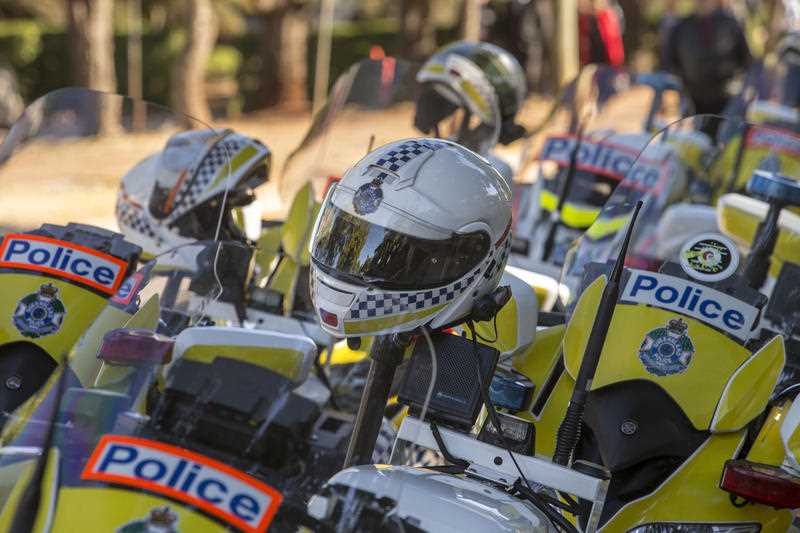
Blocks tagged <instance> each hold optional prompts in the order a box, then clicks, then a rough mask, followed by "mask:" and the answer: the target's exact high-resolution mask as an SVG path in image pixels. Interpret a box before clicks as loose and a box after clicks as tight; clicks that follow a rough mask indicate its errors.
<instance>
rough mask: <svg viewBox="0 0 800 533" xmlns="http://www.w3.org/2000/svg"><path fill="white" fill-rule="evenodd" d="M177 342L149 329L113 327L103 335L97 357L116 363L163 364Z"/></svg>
mask: <svg viewBox="0 0 800 533" xmlns="http://www.w3.org/2000/svg"><path fill="white" fill-rule="evenodd" d="M174 344H175V342H174V341H173V340H172V339H170V338H169V337H165V336H163V335H159V334H158V333H154V332H152V331H150V330H147V329H125V328H120V329H113V330H111V331H109V332H108V333H106V334H105V336H104V337H103V344H102V345H101V346H100V350H99V351H98V352H97V358H98V359H100V360H102V361H104V362H107V363H111V364H115V365H125V366H141V365H163V364H166V363H169V361H170V359H171V358H172V347H173V345H174Z"/></svg>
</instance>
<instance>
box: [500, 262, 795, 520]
mask: <svg viewBox="0 0 800 533" xmlns="http://www.w3.org/2000/svg"><path fill="white" fill-rule="evenodd" d="M605 284H606V279H605V277H604V276H599V277H598V278H597V279H596V280H595V281H594V282H593V283H592V284H590V285H589V287H588V288H587V289H585V290H584V292H583V294H582V296H581V298H580V300H579V301H578V303H577V304H576V307H575V309H574V312H573V315H572V318H571V320H570V322H569V325H568V326H567V330H566V332H565V333H564V336H563V343H562V344H560V345H559V343H558V341H559V339H561V335H560V332H559V330H560V329H561V327H558V328H550V329H547V330H540V331H538V332H537V339H536V342H535V343H534V345H533V347H532V349H531V350H530V351H529V352H527V353H526V354H525V355H524V356H522V357H520V358H519V359H518V360H517V361H516V362H515V368H516V369H517V370H519V371H520V372H522V373H523V374H525V375H526V376H533V379H535V380H536V382H537V387H538V386H539V383H541V382H542V381H545V382H547V381H551V386H550V387H549V391H548V392H547V393H546V394H547V396H546V397H540V396H541V395H542V394H543V391H541V389H540V390H539V391H538V392H537V393H536V396H537V397H536V398H535V399H534V402H533V404H534V406H533V408H529V409H526V411H524V412H521V413H516V414H517V416H521V417H523V418H526V419H528V420H531V421H533V422H534V423H535V425H536V449H535V452H536V453H537V455H543V456H547V457H552V454H553V452H554V451H555V443H556V435H557V431H558V428H559V426H560V424H561V422H562V420H563V418H564V414H565V412H566V408H567V405H568V403H569V400H570V398H571V394H572V390H573V387H574V384H575V381H574V377H575V376H576V375H577V369H578V367H579V365H580V362H581V359H582V357H583V352H584V350H585V347H586V343H587V341H588V337H589V334H590V332H591V327H592V325H593V323H594V320H595V314H596V309H597V305H598V303H599V301H600V297H601V295H602V292H603V289H604V287H605ZM676 315H677V313H675V312H672V311H666V310H662V309H658V308H655V307H648V306H644V305H630V304H618V305H617V307H616V309H615V311H614V316H613V318H612V322H611V327H610V330H609V334H608V337H607V339H606V344H605V346H604V349H603V353H602V355H601V359H600V366H599V367H598V372H597V374H596V376H595V379H594V381H593V382H592V390H598V389H600V388H602V387H606V386H608V385H610V384H612V383H619V382H624V381H628V380H631V381H639V380H647V381H650V382H654V383H656V384H658V385H659V386H660V387H661V388H662V389H663V390H664V391H665V392H666V393H668V394H669V396H670V397H671V398H672V399H673V400H675V402H676V404H678V405H679V406H680V407H681V409H682V410H683V411H684V413H685V414H686V416H687V417H688V418H689V419H690V421H691V423H692V425H694V426H695V428H697V429H701V430H707V431H709V433H708V437H707V438H706V440H705V442H704V443H703V444H701V446H700V447H699V448H697V449H696V450H695V452H694V453H693V454H692V455H691V456H690V457H689V458H688V459H686V460H685V461H684V462H683V463H681V464H680V466H679V467H678V468H677V469H676V470H675V471H674V472H673V473H672V474H671V475H670V476H669V477H668V478H667V479H665V480H664V481H663V482H661V484H660V485H659V486H658V487H657V488H655V489H654V490H653V491H652V492H650V493H649V494H647V495H644V496H642V497H640V498H638V499H636V500H633V501H630V502H628V503H627V504H626V505H624V506H623V507H622V508H621V509H620V510H619V511H617V512H616V513H615V514H614V515H613V516H612V517H611V518H610V519H609V521H608V522H606V523H605V524H604V526H603V528H602V529H601V530H602V531H613V532H617V531H620V532H622V531H629V530H630V529H631V528H634V527H636V526H638V525H644V524H652V523H659V522H671V523H675V522H687V523H706V524H722V523H759V524H760V525H761V527H762V531H786V528H787V527H788V525H789V524H790V523H791V520H792V516H791V513H790V512H787V511H776V510H774V509H772V508H770V507H768V506H764V505H747V506H746V507H744V508H740V507H735V506H734V505H732V504H731V500H730V494H728V493H727V492H724V491H722V490H721V489H719V488H718V484H719V480H720V477H721V475H722V471H723V465H724V464H725V461H726V460H728V459H732V458H738V454H739V452H740V449H741V446H742V443H743V441H744V438H745V436H746V433H747V431H748V428H747V424H748V423H749V422H750V421H752V420H753V418H755V417H756V416H757V415H759V414H761V413H762V412H763V411H764V409H765V408H766V407H767V402H768V399H769V397H770V394H771V392H772V390H773V388H774V386H775V383H776V382H777V378H778V374H779V373H780V370H781V368H782V367H783V364H784V360H785V354H784V346H783V341H782V338H781V337H775V338H773V339H772V340H771V341H769V342H768V343H766V344H765V345H764V346H763V347H762V348H761V349H760V350H758V351H757V352H755V353H752V354H751V353H750V352H749V351H748V350H747V349H745V348H744V347H743V346H742V345H740V344H739V343H738V342H735V341H733V340H731V339H729V338H728V337H727V336H726V335H724V334H722V333H720V332H718V331H716V330H714V329H712V328H710V327H709V326H706V325H705V324H703V323H701V322H699V321H697V320H694V319H692V318H691V317H688V316H682V315H679V316H681V318H682V320H684V321H685V322H686V323H687V324H688V335H689V336H690V337H691V339H692V342H693V343H694V346H695V354H694V356H693V358H692V360H691V363H690V364H689V366H688V367H687V369H686V370H685V371H683V372H681V373H679V374H673V375H667V376H655V375H651V374H647V373H646V371H645V369H644V366H643V364H642V363H641V362H640V361H639V357H638V353H639V348H640V345H641V343H642V340H643V339H644V337H645V335H646V334H647V333H648V332H649V331H650V330H652V329H654V328H658V327H663V325H664V324H665V323H667V321H668V320H669V318H672V317H675V316H676ZM561 348H563V352H564V356H563V359H561V358H560V356H561V353H560V349H561ZM552 358H555V359H556V360H557V362H558V364H555V365H550V364H549V361H551V360H552ZM562 361H563V363H562ZM542 367H546V368H548V372H547V373H548V376H547V377H544V378H543V377H542V373H541V368H542ZM681 380H684V381H686V383H680V381H681ZM537 404H542V405H540V406H538V407H537ZM787 409H788V407H787V406H786V405H784V406H779V407H774V408H772V409H771V411H770V412H769V413H768V416H767V418H766V421H765V423H764V424H763V426H762V427H761V431H760V432H759V434H758V435H757V436H756V438H755V440H754V442H753V444H752V446H751V448H750V450H749V452H748V455H747V459H749V460H751V461H756V462H761V463H765V464H773V465H780V464H781V462H782V460H783V456H784V455H783V446H782V444H781V437H780V427H781V423H782V421H783V419H784V418H785V414H786V411H787ZM537 410H538V412H537ZM698 502H702V505H698Z"/></svg>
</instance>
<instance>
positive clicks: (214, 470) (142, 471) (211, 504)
mask: <svg viewBox="0 0 800 533" xmlns="http://www.w3.org/2000/svg"><path fill="white" fill-rule="evenodd" d="M112 445H122V446H124V447H126V448H127V450H128V452H130V451H131V449H133V451H135V452H136V455H130V454H129V455H128V456H127V457H126V458H125V460H121V461H112V459H113V457H109V456H107V452H109V450H110V448H111V446H112ZM111 451H114V450H113V449H112V450H111ZM148 452H149V456H148V455H147V454H148ZM101 459H104V460H103V463H102V464H105V465H106V467H105V469H104V470H103V471H101V470H99V469H98V463H100V460H101ZM165 459H167V460H177V461H178V462H177V467H176V468H175V469H174V470H172V471H168V470H169V468H170V466H169V465H166V464H165V462H164V460H165ZM112 462H115V463H117V465H118V467H117V468H116V470H117V472H116V473H114V472H108V471H107V470H109V469H111V468H114V467H113V465H111V464H110V463H112ZM102 464H101V466H102ZM134 465H135V466H134ZM148 467H153V468H150V471H151V472H152V471H153V470H154V471H155V473H157V474H159V475H152V474H149V473H148V472H147V471H146V470H147V468H148ZM190 478H191V479H190ZM81 479H85V480H95V481H103V482H108V483H117V484H120V485H128V486H131V487H136V488H139V489H144V490H147V491H150V492H154V493H157V494H163V495H165V496H169V497H170V498H173V499H175V500H178V501H182V502H186V503H188V504H190V505H193V506H195V507H198V508H200V509H202V510H204V511H206V512H207V513H209V514H211V515H214V516H216V517H219V518H221V519H222V520H224V521H225V522H228V523H230V524H232V525H234V526H236V527H237V528H239V529H241V530H243V531H246V532H247V533H261V532H263V531H266V530H267V527H268V526H269V524H270V522H272V519H273V517H274V516H275V513H276V512H277V510H278V507H279V506H280V504H281V501H282V500H283V495H281V493H280V492H278V491H277V490H275V489H274V488H272V487H270V486H269V485H266V484H264V483H262V482H261V481H259V480H257V479H255V478H253V477H251V476H248V475H247V474H245V473H244V472H241V471H239V470H236V469H235V468H232V467H230V466H228V465H226V464H224V463H221V462H219V461H216V460H214V459H211V458H210V457H206V456H204V455H200V454H198V453H194V452H190V451H189V450H185V449H183V448H179V447H177V446H172V445H169V444H164V443H162V442H158V441H152V440H148V439H142V438H139V437H129V436H124V435H104V436H103V437H102V438H101V439H100V442H99V443H98V444H97V447H96V448H95V449H94V451H93V452H92V455H91V457H90V458H89V461H88V462H87V463H86V466H85V467H84V469H83V472H81ZM166 479H168V481H167V482H166V483H164V482H161V480H166ZM195 481H196V483H195ZM204 483H205V484H206V486H210V484H212V483H213V484H215V485H216V493H217V496H216V497H214V498H206V497H202V496H203V494H204V493H203V489H202V488H201V487H203V486H204ZM230 483H234V484H238V486H239V487H246V489H247V491H248V492H249V493H250V494H244V493H240V494H230V492H229V491H228V486H229V484H230ZM178 486H180V488H178ZM253 493H257V496H259V497H260V498H261V499H262V500H263V501H266V502H267V505H265V508H264V509H261V510H260V511H256V510H255V509H252V508H250V509H247V510H248V511H250V512H251V513H254V514H255V516H254V517H253V520H251V521H249V522H248V521H247V520H245V519H244V518H242V517H241V516H240V515H237V514H235V513H234V510H235V506H236V503H235V502H236V501H241V499H242V498H243V497H247V498H249V499H250V501H252V502H253V503H258V501H257V500H256V499H255V498H253V496H252V494H253ZM237 499H238V500H237ZM212 500H215V501H212ZM226 502H227V503H228V506H229V507H233V509H226V508H225V507H224V506H223V504H224V503H226ZM256 519H258V522H257V523H256V524H255V525H253V524H252V523H251V522H253V521H255V520H256Z"/></svg>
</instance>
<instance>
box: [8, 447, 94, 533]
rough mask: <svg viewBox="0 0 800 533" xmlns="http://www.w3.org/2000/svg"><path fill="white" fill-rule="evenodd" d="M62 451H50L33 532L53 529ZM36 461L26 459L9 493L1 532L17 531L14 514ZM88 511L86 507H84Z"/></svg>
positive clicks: (43, 532) (11, 532) (44, 532)
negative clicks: (15, 529)
mask: <svg viewBox="0 0 800 533" xmlns="http://www.w3.org/2000/svg"><path fill="white" fill-rule="evenodd" d="M60 461H61V453H60V452H59V451H58V449H57V448H53V449H51V450H50V451H49V452H48V458H47V467H46V468H45V471H44V475H43V476H42V483H41V497H40V500H39V511H38V512H37V514H36V519H35V521H34V525H33V530H32V532H31V533H34V532H35V533H39V532H42V533H46V532H49V531H51V524H52V519H53V512H54V511H55V508H56V505H57V501H58V495H57V491H58V470H59V468H60V464H59V463H60ZM35 466H36V461H35V460H33V461H26V462H25V465H24V467H23V468H22V472H21V475H20V477H19V479H18V480H17V483H16V485H14V488H13V489H12V491H11V494H9V496H8V498H7V499H6V500H5V503H4V505H3V507H2V511H0V533H16V532H15V531H14V528H13V526H14V516H15V514H16V510H17V509H16V508H17V504H18V502H19V500H20V498H21V497H22V495H23V493H24V492H25V489H26V488H27V487H28V485H29V482H30V479H31V476H32V475H33V470H34V468H35ZM82 511H83V512H86V508H83V509H82Z"/></svg>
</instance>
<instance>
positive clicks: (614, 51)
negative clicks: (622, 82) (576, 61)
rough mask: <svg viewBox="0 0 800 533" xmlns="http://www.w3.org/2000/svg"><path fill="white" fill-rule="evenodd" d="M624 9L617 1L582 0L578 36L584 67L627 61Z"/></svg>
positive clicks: (616, 64)
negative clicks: (623, 42)
mask: <svg viewBox="0 0 800 533" xmlns="http://www.w3.org/2000/svg"><path fill="white" fill-rule="evenodd" d="M622 28H623V22H622V10H621V9H620V8H619V6H618V5H617V4H616V2H614V1H613V0H580V1H579V2H578V39H579V54H580V56H579V57H580V62H581V66H583V65H588V64H590V63H601V64H605V65H612V66H615V67H618V66H622V64H623V63H625V47H624V46H623V44H622Z"/></svg>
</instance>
